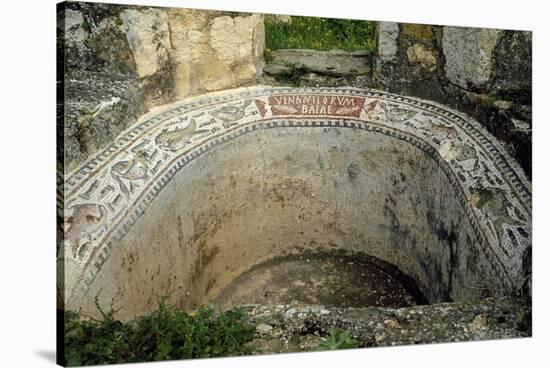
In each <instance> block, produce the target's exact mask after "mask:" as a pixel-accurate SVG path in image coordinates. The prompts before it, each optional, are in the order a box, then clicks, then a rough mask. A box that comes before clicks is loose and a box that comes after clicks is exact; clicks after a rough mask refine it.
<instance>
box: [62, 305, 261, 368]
mask: <svg viewBox="0 0 550 368" xmlns="http://www.w3.org/2000/svg"><path fill="white" fill-rule="evenodd" d="M96 305H97V307H98V309H99V311H100V312H101V315H102V319H100V320H95V319H91V318H85V317H83V316H82V315H80V314H79V313H76V312H72V311H67V312H65V351H66V355H65V359H66V362H65V363H66V364H65V365H69V366H79V365H99V364H112V363H135V362H145V361H159V360H172V359H188V358H205V357H220V356H231V355H242V354H248V353H250V352H249V351H247V350H246V349H245V348H243V344H244V343H245V342H247V341H250V340H252V339H253V337H254V331H255V328H254V326H253V325H252V324H250V323H249V321H248V319H247V315H246V313H245V312H244V311H242V310H241V309H233V310H230V311H227V312H225V313H216V312H215V311H214V310H213V309H211V308H207V307H201V308H199V309H197V310H196V311H194V312H192V313H186V312H184V311H182V310H180V309H178V308H176V307H174V306H170V305H166V304H165V303H164V299H161V300H160V301H159V308H158V310H156V311H154V312H153V313H151V314H149V315H146V316H143V317H140V318H137V319H135V320H132V321H130V322H127V323H123V322H121V321H118V320H116V319H115V318H114V315H115V313H116V312H115V311H110V312H108V313H106V312H104V311H103V310H101V308H100V307H99V305H98V303H97V301H96Z"/></svg>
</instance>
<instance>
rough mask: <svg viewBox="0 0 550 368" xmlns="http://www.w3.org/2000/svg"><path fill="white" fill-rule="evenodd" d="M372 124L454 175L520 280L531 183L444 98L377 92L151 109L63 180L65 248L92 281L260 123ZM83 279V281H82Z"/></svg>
mask: <svg viewBox="0 0 550 368" xmlns="http://www.w3.org/2000/svg"><path fill="white" fill-rule="evenodd" d="M278 127H287V128H288V127H302V128H303V127H305V128H310V129H319V128H322V127H337V128H341V129H354V130H367V131H372V132H377V133H381V134H385V135H388V136H391V137H395V138H397V139H400V140H402V141H403V142H406V143H409V144H412V145H415V146H416V147H418V148H420V149H422V150H423V151H425V152H426V153H427V154H428V155H430V156H431V157H432V158H433V159H434V160H435V161H436V162H437V163H438V164H439V165H440V167H441V168H442V170H443V171H444V172H445V173H446V175H447V176H448V177H449V179H450V181H451V183H453V185H454V186H455V192H456V194H457V195H458V196H459V197H460V201H461V203H462V205H463V207H464V208H465V210H466V212H467V213H468V220H469V221H470V222H471V224H472V226H473V228H474V230H475V232H476V234H477V236H478V238H479V239H478V240H479V246H480V247H482V251H483V252H484V253H485V254H487V255H488V257H489V259H491V260H492V262H493V263H494V267H495V272H496V273H498V274H499V275H500V276H501V277H502V278H503V279H505V280H506V282H507V283H508V284H509V285H511V286H515V285H517V283H518V282H519V281H520V278H521V277H522V275H521V262H522V254H523V252H524V250H525V249H526V248H527V247H528V246H529V245H530V244H531V186H530V183H529V182H528V181H527V180H526V178H525V176H524V174H523V172H522V170H521V169H520V168H519V166H518V165H517V164H516V163H515V162H514V161H513V160H512V159H511V158H510V156H509V155H508V154H507V153H506V151H505V150H504V149H503V147H501V146H500V144H498V143H497V142H495V138H494V137H492V136H491V135H490V134H489V133H488V132H487V131H486V130H485V129H484V128H482V127H481V125H480V124H479V123H477V122H476V121H474V120H472V119H471V118H469V117H467V116H465V115H463V114H460V113H458V112H456V111H453V110H451V109H449V108H447V107H444V106H442V105H439V104H435V103H432V102H428V101H425V100H420V99H416V98H410V97H404V96H399V95H394V94H389V93H385V92H381V91H374V90H360V89H350V88H338V89H331V88H318V89H315V88H304V89H297V88H271V87H254V88H246V89H238V90H233V91H226V92H221V93H214V94H210V95H206V96H203V97H199V98H194V99H188V100H184V101H181V102H177V103H174V104H171V105H169V106H167V107H164V108H162V109H160V110H157V111H155V112H154V113H150V114H148V115H146V116H144V117H143V118H142V119H140V120H139V121H138V122H136V123H135V124H134V125H133V126H132V127H130V128H129V129H127V130H126V131H125V132H123V133H122V134H120V136H119V137H118V138H117V139H116V140H115V141H114V142H113V143H112V144H110V145H109V146H108V147H106V148H105V149H103V150H102V151H100V152H98V153H97V154H96V155H95V156H94V157H92V158H91V159H89V160H88V161H87V162H85V163H84V164H83V165H82V166H81V167H80V168H78V169H77V170H75V171H73V172H71V173H68V174H67V175H66V177H65V178H64V198H63V200H64V208H65V210H64V213H63V215H64V219H65V221H64V226H63V227H64V229H63V230H64V234H65V235H64V241H63V244H61V245H60V246H62V247H63V248H64V249H63V250H64V252H59V254H60V255H63V254H64V256H65V257H66V258H68V259H70V260H72V261H74V263H75V264H77V265H78V268H79V271H78V278H77V279H75V280H66V283H67V286H69V285H71V286H70V288H72V289H70V290H68V291H69V294H70V292H71V291H74V288H76V287H84V288H85V287H87V286H89V285H91V283H92V282H93V280H94V278H95V277H96V275H97V274H98V272H100V270H101V267H102V265H103V263H104V262H105V260H106V259H107V258H108V257H109V254H110V252H111V250H112V249H113V247H116V246H117V241H118V240H120V239H121V238H122V237H124V235H125V234H126V233H127V232H128V230H129V229H130V228H131V227H132V226H133V224H134V223H135V222H136V220H137V219H138V218H139V217H140V216H141V215H143V214H144V213H145V212H146V210H147V207H148V205H149V204H150V203H151V202H152V201H153V200H154V198H155V196H156V195H157V194H158V193H159V192H160V191H161V190H162V189H163V187H164V186H165V185H166V184H167V183H168V182H169V181H170V180H171V178H172V177H173V176H174V175H175V174H176V173H177V172H178V171H179V170H182V169H183V168H184V167H185V166H186V164H187V163H188V162H190V161H191V160H194V159H198V158H199V157H200V156H201V154H202V153H204V152H206V151H208V150H211V149H212V148H213V147H216V146H219V145H222V144H223V143H224V142H227V141H229V140H231V139H234V138H235V137H238V136H240V135H243V134H247V133H248V132H251V131H255V130H258V129H277V128H278ZM82 281H83V283H82Z"/></svg>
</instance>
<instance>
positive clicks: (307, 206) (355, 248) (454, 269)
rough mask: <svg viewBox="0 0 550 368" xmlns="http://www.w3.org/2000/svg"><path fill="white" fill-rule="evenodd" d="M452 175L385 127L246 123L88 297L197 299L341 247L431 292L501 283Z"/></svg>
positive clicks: (192, 169) (159, 202) (440, 295)
mask: <svg viewBox="0 0 550 368" xmlns="http://www.w3.org/2000/svg"><path fill="white" fill-rule="evenodd" d="M453 179H454V178H453V177H452V176H451V175H449V173H448V171H446V170H445V169H444V167H442V163H441V162H440V161H438V160H437V159H435V158H434V154H433V152H432V153H430V152H427V151H425V150H424V149H422V146H421V145H420V144H417V143H416V141H414V140H411V141H406V140H403V139H399V138H396V137H394V136H392V135H388V134H383V133H382V132H375V131H365V130H357V129H350V128H346V127H323V126H318V127H315V128H312V127H300V126H295V127H289V126H287V127H278V128H272V127H269V128H266V127H264V128H258V129H254V130H250V131H247V132H245V133H243V134H240V135H235V136H234V137H233V138H232V139H229V140H227V141H225V142H223V143H222V144H220V145H218V146H215V147H213V148H212V149H210V150H208V151H206V152H204V153H203V154H202V155H200V159H194V160H191V161H190V162H189V163H187V165H186V166H185V167H183V168H182V169H181V170H180V171H179V172H176V173H175V175H174V176H173V178H172V179H171V180H170V181H169V182H167V183H165V184H164V185H165V186H164V188H163V190H162V191H160V192H159V193H158V195H157V196H156V198H154V200H152V201H151V204H150V205H149V207H148V208H147V210H146V211H145V213H144V214H143V215H142V216H141V217H140V218H139V219H138V220H137V223H136V225H134V226H133V227H132V228H130V229H129V231H128V233H127V234H126V235H125V236H124V238H123V239H121V241H120V243H119V244H117V247H116V248H114V249H113V254H112V255H111V256H110V258H109V259H108V260H107V261H106V262H105V264H104V265H103V270H102V272H101V273H100V274H99V275H98V279H97V280H96V281H95V282H94V285H92V288H91V292H90V295H100V296H101V298H104V300H117V301H118V304H121V305H124V306H125V307H124V311H125V313H127V314H128V315H135V314H139V313H141V312H143V311H144V310H148V309H153V308H154V307H155V306H156V299H155V296H156V295H159V294H163V293H166V294H169V295H170V298H171V301H172V302H174V303H176V304H178V305H181V306H182V307H184V308H192V307H195V306H197V305H202V304H207V303H211V302H212V301H214V300H215V299H216V298H217V297H218V296H219V295H220V292H221V291H222V290H223V289H224V288H225V287H227V286H228V285H229V284H230V283H231V282H232V281H233V280H234V279H235V278H237V277H238V276H239V275H241V274H243V273H244V272H246V271H248V270H250V269H252V268H253V267H254V266H255V265H258V264H261V263H263V262H266V261H268V260H270V259H272V258H273V257H277V256H281V255H285V254H286V255H291V254H296V253H299V252H300V251H302V250H304V249H305V250H336V249H338V250H342V251H346V252H351V253H353V252H362V253H365V254H368V255H370V256H373V257H376V258H378V259H380V260H383V261H384V262H387V263H389V264H391V265H394V266H395V267H397V268H398V269H399V270H400V271H401V272H402V273H403V274H405V275H407V276H409V277H411V278H413V279H414V280H415V281H416V283H417V285H418V287H419V289H420V290H421V291H422V293H423V294H424V295H425V297H426V299H427V300H428V301H429V302H440V301H449V300H468V299H472V298H476V297H477V296H478V295H479V290H477V289H475V288H470V287H469V286H471V285H477V284H479V283H482V282H487V281H488V280H491V279H493V280H491V281H492V282H494V283H498V282H499V281H498V280H494V276H493V275H491V274H490V273H489V272H487V271H488V270H489V265H488V260H487V258H486V256H485V253H483V252H482V251H480V248H481V247H480V244H479V237H478V236H477V235H476V232H475V231H474V228H473V227H472V223H471V221H470V220H469V219H468V216H467V214H466V211H465V207H464V200H463V198H461V197H460V195H457V190H456V183H454V182H453ZM329 264H330V262H329V263H327V264H326V265H325V266H328V265H329ZM108 280H117V282H116V283H113V282H109V281H108ZM289 281H290V280H289ZM352 298H355V297H352ZM305 301H307V298H306V299H305Z"/></svg>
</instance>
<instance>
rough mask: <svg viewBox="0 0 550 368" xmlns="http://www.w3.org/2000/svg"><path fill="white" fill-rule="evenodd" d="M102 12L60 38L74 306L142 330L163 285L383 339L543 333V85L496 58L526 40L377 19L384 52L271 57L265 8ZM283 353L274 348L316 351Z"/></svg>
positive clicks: (183, 299) (65, 213) (67, 300)
mask: <svg viewBox="0 0 550 368" xmlns="http://www.w3.org/2000/svg"><path fill="white" fill-rule="evenodd" d="M79 4H80V3H79ZM98 9H100V10H101V12H98V13H97V14H96V13H94V11H93V10H91V8H89V7H87V6H86V4H85V3H84V4H80V5H75V6H73V7H72V8H69V9H66V10H65V11H66V13H65V18H64V24H62V25H61V26H60V27H59V29H58V31H59V32H61V35H62V38H61V39H62V41H64V42H65V45H64V47H63V48H62V49H63V52H64V53H65V54H64V55H62V56H63V60H64V61H65V63H66V66H67V68H66V74H65V75H63V78H62V80H61V82H60V86H61V91H60V92H61V97H65V98H66V100H67V101H68V103H66V104H65V103H64V101H63V102H62V103H60V104H59V105H58V108H59V113H60V117H61V118H63V129H62V130H63V133H62V134H61V135H62V139H61V140H62V141H63V142H64V145H62V147H60V150H61V152H60V155H61V157H64V160H63V158H62V159H61V161H63V162H64V164H65V166H64V167H63V170H60V172H59V173H58V191H59V193H58V198H59V202H60V210H59V213H58V215H59V224H58V225H59V226H58V233H59V239H60V241H59V242H58V257H57V262H58V271H59V283H58V284H59V285H58V305H59V307H60V308H63V309H70V310H81V311H82V312H85V313H86V314H89V315H92V316H94V315H97V313H98V311H97V309H96V304H95V301H96V300H97V301H98V303H99V304H100V305H105V306H106V305H110V306H113V307H122V308H121V309H120V311H119V312H118V317H119V318H121V319H124V320H129V319H132V318H134V317H136V316H140V315H143V314H144V313H147V312H149V311H152V310H154V308H155V307H156V306H157V304H156V302H157V299H156V297H157V296H158V295H159V294H166V295H168V298H169V302H170V303H173V304H175V305H178V306H179V307H181V308H183V309H186V310H191V309H192V308H195V307H197V306H200V305H206V304H211V303H213V304H217V305H218V306H220V307H221V308H230V307H233V306H242V305H245V307H246V308H248V309H249V312H250V315H251V317H252V318H253V319H254V320H256V321H259V322H265V321H266V320H269V321H271V322H269V323H271V324H270V325H269V326H268V327H267V330H266V331H270V330H271V328H273V326H275V329H277V328H278V327H277V326H279V325H277V323H280V322H277V321H280V320H281V319H283V320H284V319H285V318H286V319H290V320H292V321H293V323H294V325H293V324H290V325H291V326H294V327H293V328H297V329H300V328H303V324H304V323H305V322H304V321H305V320H304V318H305V317H304V316H306V315H307V316H309V315H310V314H311V313H313V315H315V316H316V317H315V318H317V319H316V321H317V322H316V323H318V325H319V326H325V327H326V328H325V327H323V328H325V329H327V328H328V327H327V326H330V325H331V324H340V325H345V326H348V327H349V328H350V329H351V330H352V331H355V332H356V336H363V337H364V341H375V342H374V343H372V344H374V345H377V346H380V345H392V344H405V343H418V342H435V341H460V340H469V339H481V338H502V337H517V336H525V335H528V334H530V324H529V323H530V322H529V323H527V322H525V319H526V318H527V317H525V316H526V315H530V314H529V313H527V312H526V310H527V309H528V308H527V307H525V306H524V305H523V304H522V303H523V302H524V298H525V299H528V298H530V274H531V269H530V267H531V263H530V257H531V241H532V236H531V233H532V228H531V183H530V181H529V179H528V176H529V177H530V156H529V154H530V121H529V122H528V123H526V122H525V120H529V119H530V105H529V102H527V100H526V99H525V98H524V97H525V96H524V93H525V90H526V88H530V84H528V85H527V87H526V84H525V80H524V79H522V78H516V77H517V75H518V74H521V73H520V72H517V73H516V72H514V73H512V72H510V73H508V72H509V71H510V70H516V69H517V68H518V65H519V64H518V63H520V62H519V61H518V62H515V61H511V62H510V63H508V64H506V63H500V62H496V61H495V57H496V56H498V55H499V53H500V52H501V51H502V50H501V48H503V47H505V46H503V45H509V46H510V45H511V46H510V47H511V49H514V48H515V49H518V50H519V51H517V50H516V51H517V52H518V53H520V54H521V53H522V52H524V51H525V50H524V49H523V48H521V47H518V46H517V45H518V44H521V42H519V41H517V40H518V39H522V37H530V36H526V35H525V34H524V33H506V32H508V31H506V32H505V31H497V30H483V31H480V32H479V33H478V32H476V33H475V36H471V33H467V35H468V37H470V36H471V37H470V38H471V39H470V38H468V37H463V33H464V30H462V29H459V28H457V27H440V28H437V27H435V26H418V25H416V26H415V25H398V24H396V23H383V22H381V23H379V24H378V28H377V37H378V51H377V55H372V54H368V53H361V52H359V53H354V54H347V53H344V52H340V51H333V52H314V51H311V50H281V51H279V52H278V53H274V55H273V59H272V60H271V61H270V62H266V61H264V60H263V59H262V58H263V44H262V38H263V18H262V16H261V15H257V14H255V15H254V14H253V15H250V14H234V13H231V14H225V13H223V12H205V11H198V10H182V9H166V10H164V9H157V8H135V9H134V8H133V7H121V6H105V7H103V8H102V7H100V8H98ZM91 14H92V15H93V16H92V15H91ZM84 22H92V25H90V24H88V25H87V26H86V27H84V26H82V24H84ZM93 22H95V23H93ZM75 25H76V26H75ZM151 29H152V30H154V31H151ZM461 32H462V33H461ZM497 41H498V42H497ZM514 42H515V43H514ZM117 45H118V46H117ZM458 48H460V49H466V50H467V51H468V52H466V53H460V54H457V51H456V50H457V49H458ZM515 49H514V50H515ZM480 50H481V51H480ZM480 55H481V56H480ZM522 55H523V54H522ZM529 56H530V54H529ZM472 58H473V59H472ZM479 58H484V59H483V60H478V59H479ZM474 59H475V60H474ZM327 60H330V62H329V61H327ZM518 60H519V58H518ZM207 61H208V63H209V64H208V63H207ZM325 61H326V62H325ZM207 64H208V65H210V67H209V68H207V67H206V65H207ZM476 65H477V66H476ZM514 68H516V69H514ZM529 70H530V69H529ZM228 71H230V72H228ZM507 73H508V74H507ZM521 75H523V74H521ZM407 78H409V79H414V81H411V80H408V79H407ZM297 81H298V83H297ZM435 81H437V83H440V84H438V87H437V88H433V89H431V88H428V87H426V86H431V85H432V84H434V83H436V82H435ZM441 81H443V82H441ZM529 83H530V80H529ZM251 85H252V86H251ZM497 85H498V86H499V87H498V89H499V91H504V92H503V94H502V95H499V98H502V99H496V98H494V97H491V98H490V97H488V96H489V95H488V90H489V89H491V88H493V87H495V86H497ZM419 86H420V87H419ZM510 86H511V87H510ZM373 87H374V88H373ZM416 87H418V88H416ZM507 88H508V89H507ZM383 89H384V90H383ZM219 90H221V91H219ZM388 90H389V91H393V92H392V93H390V92H387V91H388ZM518 91H519V92H518ZM395 92H397V93H395ZM415 94H416V97H413V95H415ZM451 95H452V97H449V96H451ZM518 95H521V98H520V97H518V98H517V99H514V98H513V97H510V96H518ZM502 96H508V97H510V98H509V100H513V101H514V102H509V101H506V100H504V98H505V97H502ZM431 97H433V98H431ZM426 98H431V99H432V100H437V101H439V103H438V102H433V101H431V100H428V99H426ZM453 98H454V99H453ZM466 99H468V102H464V101H465V100H466ZM488 100H490V103H488V102H487V101H488ZM445 101H449V104H445V103H443V104H442V103H440V102H445ZM450 101H452V104H451V103H450ZM480 101H481V102H480ZM472 106H473V107H472ZM459 110H461V111H459ZM472 116H474V117H475V118H474V117H472ZM484 117H489V118H488V120H483V119H484ZM499 119H508V120H499ZM502 121H506V124H504V123H503V124H501V125H499V124H498V122H502ZM518 126H519V127H520V128H521V127H523V128H521V129H520V128H518ZM526 126H527V128H526ZM489 130H490V131H491V132H489ZM493 134H496V135H498V136H499V137H501V138H502V140H498V139H496V138H495V136H494V135H493ZM526 142H527V144H526ZM526 145H527V146H528V147H527V148H526ZM517 161H519V162H520V163H517ZM526 171H527V175H528V176H526V174H525V172H526ZM375 294H376V295H375ZM384 299H385V301H384ZM520 299H521V302H517V303H516V301H517V300H520ZM294 302H298V303H297V304H296V303H295V304H296V305H294V304H293V306H292V307H288V304H292V303H294ZM447 303H448V304H447ZM319 305H320V306H319ZM418 305H421V306H418ZM368 307H379V308H380V309H369V308H368ZM327 308H328V309H327ZM331 308H332V309H331ZM353 308H359V309H361V308H367V309H364V310H363V309H361V310H363V312H362V313H363V314H361V316H362V317H361V318H359V317H358V315H357V314H354V313H355V312H353V310H354V309H353ZM384 308H385V309H384ZM407 308H412V309H407ZM415 308H421V309H415ZM359 309H358V310H359ZM289 311H291V312H292V313H290V312H289ZM417 311H420V312H417ZM491 311H493V312H494V314H495V315H497V314H498V318H497V317H494V318H493V317H490V318H489V319H487V315H490V314H491V313H492V312H491ZM308 313H309V314H308ZM413 315H422V317H421V318H418V319H415V318H416V317H411V316H413ZM266 316H269V318H268V317H266ZM399 316H400V317H399ZM446 316H447V317H446ZM449 316H450V317H449ZM502 316H506V317H502ZM398 317H399V318H401V320H399V318H398ZM501 317H502V318H501ZM266 318H267V319H266ZM308 318H309V317H308ZM411 318H412V319H411ZM445 318H451V319H452V321H453V322H452V323H451V322H448V320H446V319H445ZM439 319H442V320H445V321H446V322H445V323H447V324H445V323H442V324H441V323H440V324H437V326H439V327H438V328H439V330H437V328H435V327H434V328H435V330H433V331H436V330H437V331H438V332H437V333H436V332H433V331H432V330H430V332H426V331H425V330H422V329H421V328H420V326H425V324H429V323H431V322H430V321H435V320H439ZM405 320H406V321H408V322H407V323H403V321H405ZM369 321H370V322H369ZM372 321H379V322H380V323H378V324H376V323H374V324H375V325H376V326H378V327H376V328H374V327H373V328H374V329H371V327H368V326H371V325H370V324H369V323H371V322H372ZM388 321H390V322H388ZM517 321H520V322H517ZM308 323H311V322H308ZM400 323H401V324H402V325H400ZM518 323H519V324H521V327H518ZM525 323H527V324H529V327H528V328H527V327H525V326H524V325H525ZM296 326H301V327H296ZM380 326H384V328H382V327H380ZM396 326H398V327H396ZM404 326H405V327H404ZM407 326H408V327H407ZM472 326H473V327H472ZM487 326H489V327H487ZM279 327H280V326H279ZM281 328H283V327H281ZM284 328H288V326H287V327H284ZM407 328H408V330H407ZM384 329H387V331H390V333H386V332H384V333H382V330H384ZM369 331H370V332H369ZM384 331H386V330H384ZM391 331H393V333H392V332H391ZM396 331H401V332H399V333H397V332H396ZM422 331H423V332H422ZM465 331H466V332H465ZM479 331H484V332H483V333H481V332H479ZM526 331H529V332H526ZM367 332H368V333H367ZM380 336H382V337H380ZM373 339H374V340H373ZM369 344H371V343H370V342H369V343H366V342H365V343H364V345H363V346H373V345H372V344H371V345H369ZM285 349H287V350H284V349H283V348H273V349H272V350H269V349H267V350H263V352H272V351H291V350H293V349H294V350H300V349H303V350H307V349H306V348H305V347H304V346H301V347H298V346H295V347H293V348H290V347H288V346H287V347H286V348H285Z"/></svg>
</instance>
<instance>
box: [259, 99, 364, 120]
mask: <svg viewBox="0 0 550 368" xmlns="http://www.w3.org/2000/svg"><path fill="white" fill-rule="evenodd" d="M364 103H365V98H364V97H355V96H330V95H328V96H327V95H324V96H321V95H274V96H270V97H269V104H270V105H271V112H272V113H273V115H275V116H280V115H332V116H349V117H355V118H358V117H359V115H360V114H361V110H362V109H363V105H364Z"/></svg>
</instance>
